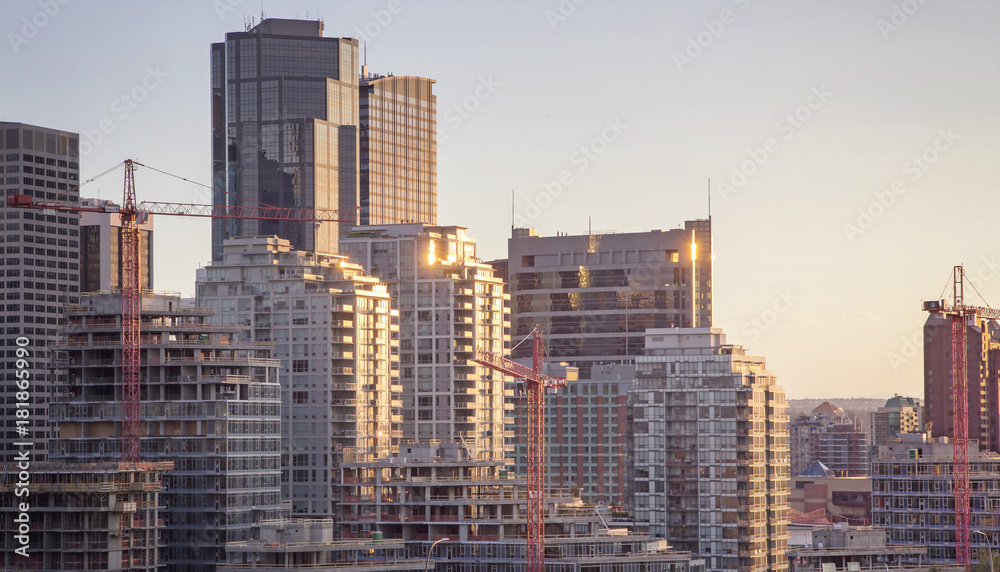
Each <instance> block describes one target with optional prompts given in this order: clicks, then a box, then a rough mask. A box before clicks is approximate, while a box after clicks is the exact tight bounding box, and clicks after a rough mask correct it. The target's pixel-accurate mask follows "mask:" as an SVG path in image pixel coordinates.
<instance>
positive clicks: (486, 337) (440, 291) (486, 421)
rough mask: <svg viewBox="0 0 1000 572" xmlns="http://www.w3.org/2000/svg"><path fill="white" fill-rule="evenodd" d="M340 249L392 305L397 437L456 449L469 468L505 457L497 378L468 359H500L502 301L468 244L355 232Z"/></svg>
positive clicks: (421, 234)
mask: <svg viewBox="0 0 1000 572" xmlns="http://www.w3.org/2000/svg"><path fill="white" fill-rule="evenodd" d="M340 249H341V250H340V251H341V253H342V254H343V255H345V256H349V257H350V259H351V261H352V262H354V263H356V264H360V265H362V266H363V267H364V268H365V269H366V271H368V272H370V273H371V274H373V275H374V276H378V277H379V278H381V279H382V280H384V281H385V282H386V284H387V285H388V286H389V292H390V294H391V295H392V300H393V302H394V303H395V304H397V305H398V306H397V307H398V310H399V328H400V332H399V334H400V348H399V354H400V356H399V361H400V384H401V385H402V387H403V436H404V438H406V439H410V440H418V441H422V442H426V441H428V440H431V439H439V440H441V441H443V442H455V441H459V442H461V443H463V444H464V445H465V446H466V447H468V448H470V449H471V450H472V451H473V452H474V454H473V455H472V457H471V458H472V459H473V460H477V461H483V460H491V459H503V458H504V457H505V451H506V450H509V448H508V445H507V442H506V434H505V432H504V429H505V425H507V424H509V423H510V422H512V421H513V419H512V418H511V417H510V416H509V414H508V409H507V408H508V407H513V405H512V404H510V405H505V396H506V394H507V393H506V390H505V388H504V377H503V376H502V375H501V374H500V373H498V372H494V371H493V370H491V369H489V368H485V367H482V366H478V365H476V364H474V363H472V362H471V361H469V360H471V359H472V358H473V357H474V356H475V351H476V350H486V351H490V352H494V353H497V354H501V353H503V351H504V348H505V347H506V343H507V341H508V339H509V338H508V336H507V332H506V329H507V327H508V320H507V311H508V310H507V308H506V304H505V302H506V300H507V298H506V296H505V294H504V293H503V281H502V280H501V279H500V278H496V277H494V275H493V269H492V268H491V267H490V266H489V265H486V264H483V263H481V262H479V260H478V259H477V258H476V243H475V241H474V240H473V239H472V238H470V237H469V236H468V235H467V234H466V233H465V229H464V228H462V227H460V226H429V225H424V224H399V225H382V226H371V227H358V228H356V229H355V230H354V231H353V232H352V233H351V234H350V235H348V236H347V237H345V238H344V239H343V240H341V243H340Z"/></svg>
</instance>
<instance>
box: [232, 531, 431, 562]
mask: <svg viewBox="0 0 1000 572" xmlns="http://www.w3.org/2000/svg"><path fill="white" fill-rule="evenodd" d="M335 538H336V537H335V535H334V526H333V520H332V519H322V520H321V519H308V520H306V519H293V520H289V519H276V520H266V521H263V522H261V523H260V539H258V540H250V541H247V542H231V543H229V544H228V545H227V546H226V550H227V552H228V554H229V559H228V561H227V563H226V564H223V565H220V566H219V569H218V572H270V571H272V570H276V569H282V570H310V571H312V572H371V571H372V570H380V571H383V570H384V571H387V572H388V571H392V572H419V571H422V570H424V567H425V566H426V565H427V564H428V562H427V561H426V560H425V559H424V558H407V557H406V545H405V544H404V543H403V541H402V540H400V539H383V538H382V537H381V535H376V536H373V537H371V538H368V539H359V540H335ZM432 562H435V563H436V560H434V561H432Z"/></svg>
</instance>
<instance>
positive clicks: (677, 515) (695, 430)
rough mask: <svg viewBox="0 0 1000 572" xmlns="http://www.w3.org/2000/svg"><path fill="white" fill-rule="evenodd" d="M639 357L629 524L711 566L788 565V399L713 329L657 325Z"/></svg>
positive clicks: (745, 571) (756, 363)
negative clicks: (633, 520) (632, 521)
mask: <svg viewBox="0 0 1000 572" xmlns="http://www.w3.org/2000/svg"><path fill="white" fill-rule="evenodd" d="M646 335H647V340H646V355H643V356H638V357H637V358H636V378H635V383H634V385H633V387H632V390H631V392H630V395H629V396H630V402H631V407H632V411H633V420H632V430H631V443H632V467H631V471H630V473H631V477H632V479H631V480H632V483H631V485H632V494H631V497H632V504H633V508H634V510H635V522H636V527H637V529H638V530H639V531H640V532H644V531H648V532H649V533H650V534H651V535H652V536H653V537H654V538H666V539H667V540H669V541H670V543H671V545H673V546H675V547H677V548H679V549H682V550H690V551H691V552H693V553H695V554H698V555H700V556H702V557H704V558H705V561H706V562H705V563H706V569H708V570H740V571H741V572H751V571H752V572H765V571H776V570H777V571H780V570H787V569H788V560H787V557H786V555H785V549H786V546H787V543H788V530H787V525H788V480H789V476H788V402H787V401H786V400H785V392H784V389H782V387H781V386H779V385H778V383H777V380H776V379H775V377H774V374H773V373H771V372H769V371H768V370H767V364H766V362H765V360H764V358H762V357H755V356H750V355H747V354H746V352H745V351H744V350H743V348H742V347H740V346H736V345H729V344H727V343H726V339H725V334H724V333H722V330H720V329H718V328H690V329H687V328H680V329H654V330H650V331H649V332H647V334H646Z"/></svg>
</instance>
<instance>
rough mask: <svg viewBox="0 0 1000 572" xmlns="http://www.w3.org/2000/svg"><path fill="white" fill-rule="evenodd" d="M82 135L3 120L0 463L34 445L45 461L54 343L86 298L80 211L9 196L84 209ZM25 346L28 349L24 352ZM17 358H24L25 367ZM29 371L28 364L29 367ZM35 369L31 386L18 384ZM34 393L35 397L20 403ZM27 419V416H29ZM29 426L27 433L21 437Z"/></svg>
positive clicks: (38, 457)
mask: <svg viewBox="0 0 1000 572" xmlns="http://www.w3.org/2000/svg"><path fill="white" fill-rule="evenodd" d="M79 143H80V136H79V135H77V134H76V133H69V132H67V131H60V130H57V129H49V128H46V127H38V126H35V125H27V124H24V123H9V122H0V159H2V161H0V168H2V174H0V218H3V219H4V221H3V228H2V229H0V247H2V248H3V250H4V254H5V256H4V259H3V262H4V264H3V270H2V274H3V275H4V277H3V282H2V286H3V288H0V304H2V305H3V312H2V313H0V320H2V322H0V348H2V351H3V352H4V358H5V359H3V360H2V361H0V371H2V375H3V384H2V385H0V403H3V405H2V406H0V420H2V425H3V427H2V435H0V462H8V463H9V462H15V460H16V457H17V455H18V454H19V453H21V452H23V451H24V450H25V448H24V446H15V445H14V443H15V442H19V443H31V448H32V449H33V450H32V451H31V457H32V459H33V460H35V461H40V460H44V458H45V448H46V438H47V436H48V424H47V423H46V420H45V419H46V417H45V415H46V412H45V404H46V402H47V401H48V400H49V399H50V398H51V397H52V395H51V390H52V383H53V381H54V379H55V376H56V375H57V373H58V372H57V371H56V370H52V369H50V365H51V364H52V362H53V360H54V358H55V353H54V352H53V350H51V349H49V343H50V342H53V343H54V342H55V341H57V340H58V328H59V326H60V325H61V324H62V323H64V318H63V313H62V312H63V307H64V306H65V305H66V304H77V303H79V301H80V227H79V222H80V218H79V216H78V215H76V214H74V213H68V212H49V213H46V212H44V211H41V210H38V209H20V208H11V207H8V206H7V199H8V198H10V197H13V196H15V195H28V196H30V197H32V199H31V200H34V201H39V202H49V203H58V204H61V205H69V206H73V205H76V204H78V202H79V200H80V199H79V197H80V191H79V184H80V183H79V178H80V148H79ZM18 348H21V349H23V350H26V352H27V353H26V354H25V352H23V351H22V352H21V355H17V351H18ZM17 358H20V359H21V360H24V361H23V362H21V365H18V364H19V361H18V359H17ZM22 366H23V367H22ZM22 371H23V372H27V374H26V375H28V376H29V382H28V383H27V384H26V389H22V388H19V387H18V386H17V384H16V383H15V380H18V379H23V378H21V377H17V376H18V375H25V374H19V373H18V372H22ZM22 391H27V392H28V393H29V394H30V399H29V400H27V401H25V400H22V399H18V398H17V394H18V393H19V392H22ZM18 410H25V411H28V412H29V415H28V417H22V418H20V419H21V420H22V421H24V420H25V419H27V421H28V423H27V424H26V425H24V424H22V425H17V421H18V419H19V418H18V417H17V414H18ZM22 415H23V413H22ZM19 429H23V430H24V431H25V433H23V434H18V433H16V431H17V430H19Z"/></svg>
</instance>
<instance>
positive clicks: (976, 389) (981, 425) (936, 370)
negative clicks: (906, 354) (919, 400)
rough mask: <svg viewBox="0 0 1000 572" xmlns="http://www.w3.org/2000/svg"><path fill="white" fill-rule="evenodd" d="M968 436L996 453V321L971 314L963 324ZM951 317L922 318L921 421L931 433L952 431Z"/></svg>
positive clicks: (999, 424)
mask: <svg viewBox="0 0 1000 572" xmlns="http://www.w3.org/2000/svg"><path fill="white" fill-rule="evenodd" d="M965 331H966V341H967V348H968V352H967V356H968V363H967V368H966V378H967V382H968V393H967V396H968V401H969V407H968V412H969V439H970V440H977V441H978V442H979V447H980V449H982V450H983V451H993V452H996V453H1000V396H998V395H997V393H998V391H997V388H998V387H1000V325H998V324H997V323H996V322H993V321H989V320H983V319H982V318H978V317H977V318H976V319H975V323H971V322H970V323H969V324H967V325H966V329H965ZM953 409H954V407H953V405H952V359H951V319H950V318H945V317H944V316H943V315H942V314H937V313H932V314H930V315H929V316H928V317H927V321H926V322H924V421H925V422H929V423H930V424H931V431H932V433H933V435H935V436H938V435H940V436H945V437H953V436H954V433H953V427H952V410H953Z"/></svg>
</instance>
